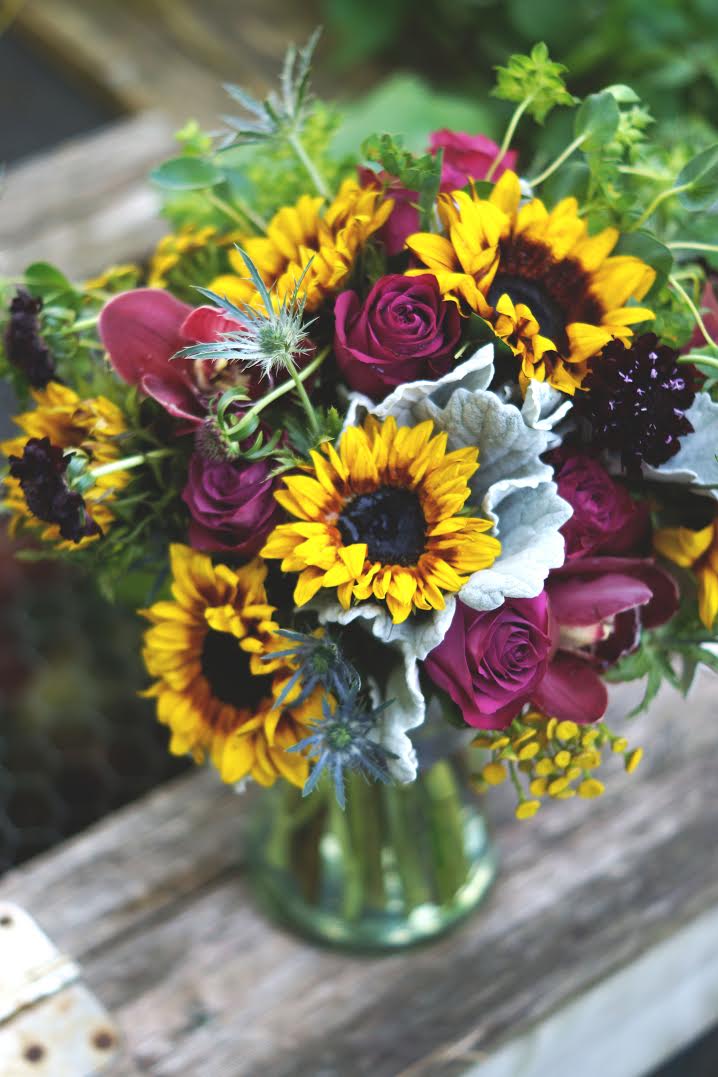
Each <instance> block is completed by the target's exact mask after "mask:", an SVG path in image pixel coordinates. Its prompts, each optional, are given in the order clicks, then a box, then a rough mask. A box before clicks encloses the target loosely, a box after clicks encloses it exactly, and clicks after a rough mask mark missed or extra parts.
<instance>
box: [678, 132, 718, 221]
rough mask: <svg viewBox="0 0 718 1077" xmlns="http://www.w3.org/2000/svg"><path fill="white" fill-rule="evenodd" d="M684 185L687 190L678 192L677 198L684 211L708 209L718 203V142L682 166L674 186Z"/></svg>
mask: <svg viewBox="0 0 718 1077" xmlns="http://www.w3.org/2000/svg"><path fill="white" fill-rule="evenodd" d="M685 185H687V188H688V189H687V190H685V191H680V192H679V194H678V198H679V201H680V202H681V204H682V205H683V206H685V208H686V209H690V210H693V211H694V212H695V211H696V210H701V209H709V208H710V207H711V206H713V205H715V203H716V202H718V142H717V143H715V144H714V145H713V146H709V147H708V149H707V150H703V152H702V153H699V154H697V155H696V156H695V157H693V158H692V160H690V161H689V162H688V164H687V165H684V167H683V168H682V169H681V171H680V172H679V173H678V176H677V178H676V182H675V186H676V187H683V186H685Z"/></svg>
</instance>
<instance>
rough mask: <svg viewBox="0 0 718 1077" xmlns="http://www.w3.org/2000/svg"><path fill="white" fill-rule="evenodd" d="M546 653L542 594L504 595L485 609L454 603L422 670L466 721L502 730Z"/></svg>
mask: <svg viewBox="0 0 718 1077" xmlns="http://www.w3.org/2000/svg"><path fill="white" fill-rule="evenodd" d="M550 654H551V633H550V627H549V604H548V599H547V598H546V595H545V594H541V595H539V596H538V598H509V599H507V600H506V601H505V602H504V604H503V606H499V608H498V609H496V610H489V611H488V612H483V611H480V610H473V609H471V608H470V607H469V606H465V605H464V603H463V602H460V601H457V603H456V613H455V614H454V619H453V621H452V622H451V627H450V628H449V631H448V632H447V633H446V636H445V637H444V639H443V640H442V642H441V643H440V644H439V646H438V647H436V648H435V649H434V650H433V651H432V652H431V653H430V654H429V656H428V658H427V659H426V662H425V663H424V668H425V669H426V672H427V673H428V674H429V676H430V677H431V679H432V681H434V683H435V684H436V685H438V686H439V688H441V689H443V690H444V691H445V692H446V693H447V694H448V695H449V696H450V697H451V698H452V699H453V701H454V703H456V704H457V706H459V707H460V708H461V713H462V714H463V716H464V721H465V722H466V723H467V724H468V725H471V726H475V727H478V728H480V729H504V728H505V727H506V726H507V725H510V723H511V722H512V721H513V719H514V718H515V717H516V716H517V714H518V713H519V711H520V710H521V708H522V707H523V706H524V704H525V703H528V701H529V700H530V699H531V697H532V695H533V693H534V691H535V690H536V688H537V686H538V685H539V684H540V683H541V681H542V680H543V678H544V675H545V673H546V670H547V668H548V662H549V658H550Z"/></svg>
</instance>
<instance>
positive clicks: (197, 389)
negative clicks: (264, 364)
mask: <svg viewBox="0 0 718 1077" xmlns="http://www.w3.org/2000/svg"><path fill="white" fill-rule="evenodd" d="M98 328H99V332H100V338H101V340H102V343H103V345H104V346H105V348H106V350H107V352H108V354H109V357H110V362H111V363H112V366H113V368H114V370H115V373H116V374H117V375H118V376H119V377H120V378H122V380H123V381H125V382H127V383H128V384H129V385H136V386H138V388H139V389H141V390H142V392H143V393H144V394H145V395H146V396H151V397H152V398H153V399H154V400H156V401H157V402H158V403H159V404H161V405H162V407H163V408H165V410H166V411H167V412H169V414H170V415H173V416H174V417H175V418H176V419H182V420H184V421H185V422H187V423H189V424H191V425H192V426H197V425H198V424H199V423H201V422H202V421H203V419H204V418H205V416H206V414H207V407H208V404H209V401H210V400H211V399H212V397H213V396H216V395H217V394H218V393H221V392H223V391H224V390H225V389H227V388H229V387H230V386H231V385H237V384H241V385H244V386H245V387H246V388H247V389H248V391H249V393H250V396H251V395H253V393H255V392H256V391H257V390H258V389H259V387H260V386H259V378H258V376H257V374H256V372H254V371H253V372H251V373H247V372H246V371H243V370H242V369H241V366H240V365H239V364H238V363H229V364H228V363H227V360H225V359H216V360H214V359H203V360H197V361H193V360H191V359H186V358H180V359H175V358H173V356H175V355H176V354H177V352H178V351H179V350H180V349H181V348H184V347H186V346H187V345H189V344H200V343H215V342H217V341H220V340H221V339H222V338H223V335H224V334H226V333H228V332H236V331H237V330H238V329H241V324H240V323H239V322H237V321H235V320H234V319H232V318H229V317H227V315H226V314H223V312H222V311H221V310H217V309H216V308H215V307H196V308H194V309H193V308H192V307H190V306H188V305H187V304H186V303H182V302H180V300H179V299H175V297H174V296H172V295H170V293H169V292H164V291H162V290H161V289H158V288H137V289H135V290H134V291H131V292H122V294H121V295H117V296H114V298H112V299H111V300H110V301H109V302H108V303H106V304H105V306H104V307H103V309H102V312H101V314H100V321H99V326H98ZM262 388H266V382H265V383H264V385H263V386H262Z"/></svg>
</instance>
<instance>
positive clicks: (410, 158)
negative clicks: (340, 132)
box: [362, 135, 442, 228]
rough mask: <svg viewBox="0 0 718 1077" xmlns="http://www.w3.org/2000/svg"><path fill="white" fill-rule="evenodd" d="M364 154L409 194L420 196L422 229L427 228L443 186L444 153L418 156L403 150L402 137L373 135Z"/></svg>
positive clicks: (363, 147)
mask: <svg viewBox="0 0 718 1077" xmlns="http://www.w3.org/2000/svg"><path fill="white" fill-rule="evenodd" d="M362 153H363V154H364V156H365V157H366V158H367V160H369V161H375V162H376V163H377V164H380V165H381V166H382V168H384V169H386V171H387V172H388V173H389V174H390V175H392V176H396V177H397V178H398V179H399V180H400V182H401V183H402V185H403V186H404V187H406V188H407V189H408V190H410V191H417V192H418V203H419V210H420V215H421V227H422V228H428V227H429V224H430V222H431V215H432V212H433V208H434V203H435V201H436V196H437V195H438V193H439V184H440V182H441V157H442V155H441V153H437V154H431V153H425V154H423V155H422V156H416V155H415V154H413V153H409V151H408V150H405V149H404V146H403V141H402V139H401V137H400V136H397V137H395V136H394V135H373V136H372V137H371V138H368V139H367V140H366V141H365V142H364V144H363V145H362Z"/></svg>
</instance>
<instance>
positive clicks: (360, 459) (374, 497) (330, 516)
mask: <svg viewBox="0 0 718 1077" xmlns="http://www.w3.org/2000/svg"><path fill="white" fill-rule="evenodd" d="M432 430H433V424H432V423H431V422H430V421H428V422H424V423H420V424H419V425H418V426H415V427H397V425H396V420H395V419H394V418H393V417H392V416H389V418H387V419H385V420H384V422H383V423H379V422H377V420H376V419H374V418H373V417H371V416H370V417H369V418H368V419H367V420H366V422H365V424H364V426H363V427H356V426H353V427H348V428H347V429H346V430H345V431H344V433H343V434H342V436H341V439H340V441H339V444H338V448H337V449H336V450H335V449H334V447H333V446H332V445H331V444H329V443H327V444H326V445H325V446H324V447H323V452H322V453H319V452H316V451H312V453H311V458H312V464H313V467H312V471H313V475H310V474H305V475H301V474H299V475H289V476H285V478H284V483H285V487H286V488H285V489H284V490H279V491H277V492H276V493H275V497H276V498H277V500H278V501H279V503H280V504H281V505H282V506H283V507H284V508H285V509H286V510H287V512H289V513H290V515H292V516H294V517H296V518H297V519H296V521H295V522H292V523H287V524H279V525H278V526H277V527H276V528H275V530H274V531H273V532H272V534H271V535H270V536H269V539H268V540H267V544H266V545H265V547H264V549H263V550H262V551H261V556H263V557H266V558H281V560H282V571H283V572H298V573H299V579H298V580H297V586H296V589H295V592H294V601H295V602H296V604H297V605H298V606H303V605H305V603H307V602H309V600H310V599H312V598H313V597H314V596H315V595H316V594H317V592H319V591H320V590H321V589H322V588H332V589H336V593H337V596H338V598H339V601H340V603H341V604H342V606H343V607H344V608H345V609H348V608H349V607H350V606H351V604H352V601H353V600H355V601H359V602H364V601H367V600H370V599H374V600H376V601H379V602H386V605H387V606H388V608H389V612H390V613H391V616H392V618H393V620H394V622H395V623H396V624H398V623H400V622H401V621H405V620H406V618H407V617H408V616H409V614H410V613H411V611H412V610H413V609H419V610H440V609H443V608H444V606H445V599H444V592H456V591H458V590H460V588H461V587H462V586H463V584H464V583H465V582H466V580H467V579H468V577H469V575H471V574H472V573H473V572H477V571H478V570H479V569H483V568H487V567H488V566H489V565H491V564H492V563H493V562H494V560H495V559H496V557H497V556H498V554H499V552H500V549H501V546H500V543H499V541H498V539H496V538H494V537H493V536H491V535H488V534H486V532H487V531H490V530H491V528H492V526H493V525H492V523H491V522H490V521H489V520H485V519H482V518H480V517H476V516H463V515H459V514H460V513H461V511H462V509H463V507H464V505H465V503H466V501H467V499H468V497H469V495H470V492H471V491H470V488H469V485H468V480H469V479H470V478H471V476H472V475H473V474H474V472H475V471H476V469H477V467H478V450H477V449H476V448H464V449H456V450H454V451H453V452H447V448H446V446H447V435H446V434H445V433H441V434H437V435H436V436H433V437H432Z"/></svg>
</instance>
